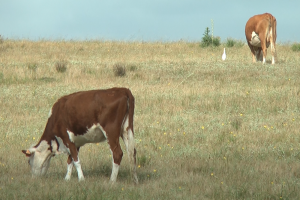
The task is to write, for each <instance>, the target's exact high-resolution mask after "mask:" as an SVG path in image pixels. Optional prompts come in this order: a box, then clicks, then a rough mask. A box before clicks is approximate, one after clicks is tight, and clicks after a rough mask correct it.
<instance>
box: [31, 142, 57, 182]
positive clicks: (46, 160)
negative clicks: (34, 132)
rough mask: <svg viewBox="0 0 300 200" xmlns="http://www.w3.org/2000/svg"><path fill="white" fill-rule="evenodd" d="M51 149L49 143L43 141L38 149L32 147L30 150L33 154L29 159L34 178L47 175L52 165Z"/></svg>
mask: <svg viewBox="0 0 300 200" xmlns="http://www.w3.org/2000/svg"><path fill="white" fill-rule="evenodd" d="M49 148H50V145H49V144H48V142H46V141H45V140H43V141H41V142H40V144H39V146H37V147H36V148H34V147H32V148H30V149H29V151H30V152H31V154H32V155H31V156H30V158H29V164H30V165H31V170H32V175H33V176H36V175H37V176H39V175H44V174H46V172H47V170H48V168H49V165H50V159H51V157H52V154H51V151H50V150H49Z"/></svg>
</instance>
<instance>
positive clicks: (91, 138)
mask: <svg viewBox="0 0 300 200" xmlns="http://www.w3.org/2000/svg"><path fill="white" fill-rule="evenodd" d="M133 115H134V97H133V96H132V94H131V92H130V90H129V89H126V88H111V89H107V90H91V91H82V92H77V93H73V94H70V95H66V96H63V97H61V98H60V99H59V100H58V101H57V102H56V103H55V104H54V105H53V107H52V109H51V110H50V113H49V118H48V122H47V124H46V127H45V130H44V133H43V135H42V137H41V138H40V140H39V142H38V144H37V145H35V146H33V147H31V148H29V149H27V150H22V152H23V153H24V154H26V156H27V157H29V161H28V162H29V164H30V165H31V171H32V174H33V175H44V174H45V173H46V172H47V170H48V167H49V164H50V160H51V158H52V157H53V156H55V155H58V154H60V153H66V154H68V155H69V157H68V160H67V163H68V165H67V175H66V177H65V180H69V179H70V178H71V173H72V168H73V165H75V168H76V169H77V173H78V179H79V181H81V180H84V176H83V173H82V169H81V165H80V160H79V156H78V153H79V148H80V147H81V146H83V145H84V144H86V143H98V142H103V141H105V140H107V142H108V144H109V146H110V150H111V154H112V158H113V163H112V164H113V165H112V174H111V177H110V181H111V182H115V181H116V179H117V175H118V172H119V166H120V163H121V160H122V156H123V152H122V149H121V147H120V143H119V139H120V137H122V139H123V141H124V143H125V146H126V148H127V152H128V157H129V160H130V169H131V172H132V176H133V181H134V182H135V183H138V179H137V174H136V149H135V147H134V132H133Z"/></svg>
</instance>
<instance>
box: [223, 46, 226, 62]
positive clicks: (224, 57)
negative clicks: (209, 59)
mask: <svg viewBox="0 0 300 200" xmlns="http://www.w3.org/2000/svg"><path fill="white" fill-rule="evenodd" d="M222 60H226V53H225V48H224V53H223V55H222Z"/></svg>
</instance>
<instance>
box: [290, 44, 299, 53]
mask: <svg viewBox="0 0 300 200" xmlns="http://www.w3.org/2000/svg"><path fill="white" fill-rule="evenodd" d="M292 51H300V44H299V43H294V44H293V45H292Z"/></svg>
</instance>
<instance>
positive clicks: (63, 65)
mask: <svg viewBox="0 0 300 200" xmlns="http://www.w3.org/2000/svg"><path fill="white" fill-rule="evenodd" d="M55 69H56V71H57V72H59V73H64V72H66V70H67V62H66V61H65V60H60V61H57V62H56V63H55Z"/></svg>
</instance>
